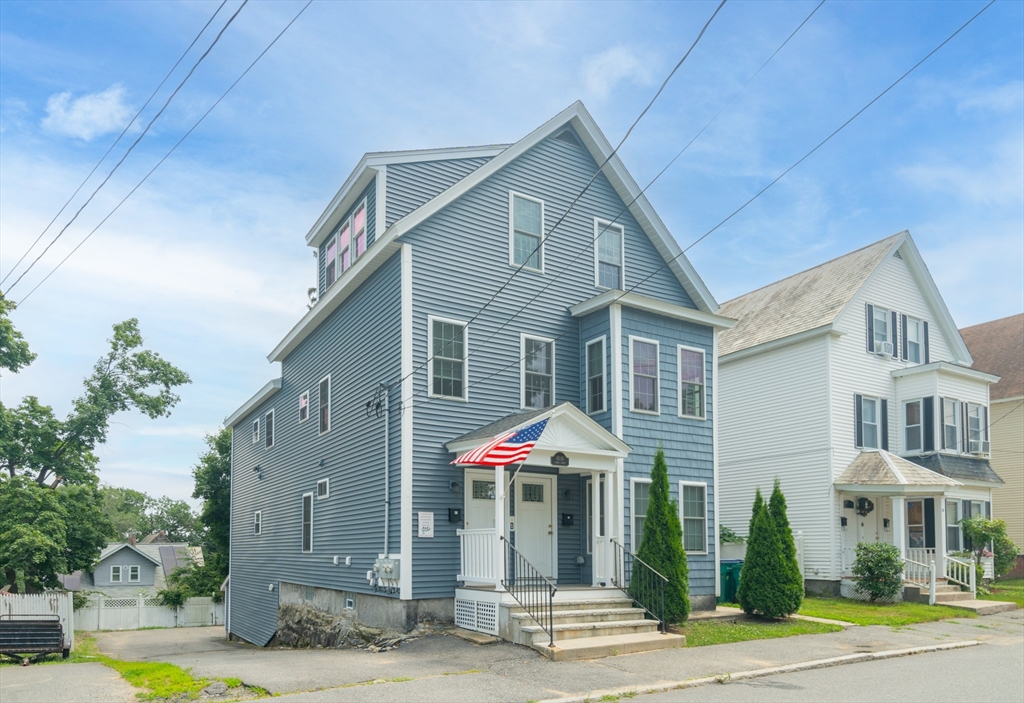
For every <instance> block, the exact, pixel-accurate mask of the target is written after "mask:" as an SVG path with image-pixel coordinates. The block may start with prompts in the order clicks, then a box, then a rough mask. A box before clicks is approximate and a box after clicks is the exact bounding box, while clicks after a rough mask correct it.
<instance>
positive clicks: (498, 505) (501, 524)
mask: <svg viewBox="0 0 1024 703" xmlns="http://www.w3.org/2000/svg"><path fill="white" fill-rule="evenodd" d="M504 536H505V467H504V466H495V467H494V539H495V541H496V542H497V544H496V545H495V546H496V549H495V551H494V559H495V564H494V566H495V572H494V573H495V584H494V587H495V589H496V590H498V591H504V590H505V587H504V586H502V585H501V580H502V579H503V578H504V577H505V544H504V542H503V541H502V539H501V538H502V537H504Z"/></svg>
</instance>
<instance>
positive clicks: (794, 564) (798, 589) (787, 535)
mask: <svg viewBox="0 0 1024 703" xmlns="http://www.w3.org/2000/svg"><path fill="white" fill-rule="evenodd" d="M768 512H769V514H771V517H772V520H773V521H774V522H775V530H776V532H778V535H779V539H780V540H781V541H782V556H783V559H784V560H785V564H784V566H785V571H786V580H785V588H784V594H783V597H784V598H785V599H786V601H787V606H786V607H787V608H788V610H787V611H786V614H787V615H789V614H792V613H795V612H796V611H798V610H800V605H801V604H802V603H803V602H804V577H803V576H802V575H801V574H800V564H799V562H798V561H797V559H796V541H795V540H794V539H793V530H792V529H791V528H790V526H789V518H788V517H787V516H786V496H784V495H783V494H782V488H781V487H780V485H779V479H775V487H774V489H772V497H771V498H770V499H769V501H768Z"/></svg>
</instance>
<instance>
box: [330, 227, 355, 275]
mask: <svg viewBox="0 0 1024 703" xmlns="http://www.w3.org/2000/svg"><path fill="white" fill-rule="evenodd" d="M352 212H353V213H355V210H353V211H352ZM346 227H348V251H349V257H348V268H352V265H353V264H354V263H355V257H354V256H352V254H354V253H355V251H356V240H355V238H354V237H353V236H352V235H353V234H354V230H353V229H352V216H351V215H349V216H348V217H346V218H345V219H344V220H342V221H341V222H340V223H339V224H338V231H337V232H336V233H335V235H334V236H335V237H336V238H337V240H338V244H337V246H336V249H337V252H338V253H337V257H338V258H337V259H336V261H337V264H336V266H337V269H336V270H337V273H336V274H335V278H334V280H335V282H337V280H338V279H339V278H341V275H342V274H343V273H345V271H347V270H348V269H345V270H344V271H343V270H342V268H341V232H342V230H344V229H345V228H346Z"/></svg>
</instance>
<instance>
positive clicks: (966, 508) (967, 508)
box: [960, 500, 973, 550]
mask: <svg viewBox="0 0 1024 703" xmlns="http://www.w3.org/2000/svg"><path fill="white" fill-rule="evenodd" d="M960 505H961V508H960V514H961V515H963V518H962V519H963V520H966V519H967V518H969V517H970V516H971V501H969V500H962V501H960ZM961 532H963V530H962V529H961ZM972 548H973V547H972V545H971V540H969V539H967V535H964V549H966V550H970V549H972Z"/></svg>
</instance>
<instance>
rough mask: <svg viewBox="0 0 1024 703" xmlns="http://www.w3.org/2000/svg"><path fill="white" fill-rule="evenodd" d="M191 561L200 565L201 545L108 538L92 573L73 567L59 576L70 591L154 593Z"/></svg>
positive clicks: (129, 594) (122, 594) (124, 594)
mask: <svg viewBox="0 0 1024 703" xmlns="http://www.w3.org/2000/svg"><path fill="white" fill-rule="evenodd" d="M190 561H191V562H195V563H197V564H199V565H202V563H203V550H202V547H190V546H189V545H188V544H185V543H170V542H160V541H154V542H151V543H149V544H143V543H141V542H140V543H137V544H132V543H130V542H111V543H110V544H108V545H107V546H106V547H104V548H103V549H102V551H100V557H99V561H98V562H97V563H96V566H95V567H94V568H93V570H92V572H91V573H90V572H88V571H76V572H74V573H73V574H67V575H62V576H59V577H58V578H59V579H60V581H61V583H62V584H63V586H64V588H66V589H67V590H69V591H93V592H97V593H102V594H103V595H105V596H111V597H114V598H116V597H124V598H129V597H133V596H137V595H139V594H144V595H156V593H157V591H159V590H161V589H163V588H166V586H167V577H168V576H170V575H171V573H173V572H174V571H175V570H176V569H178V568H180V567H182V566H185V565H186V564H188V563H189V562H190Z"/></svg>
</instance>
